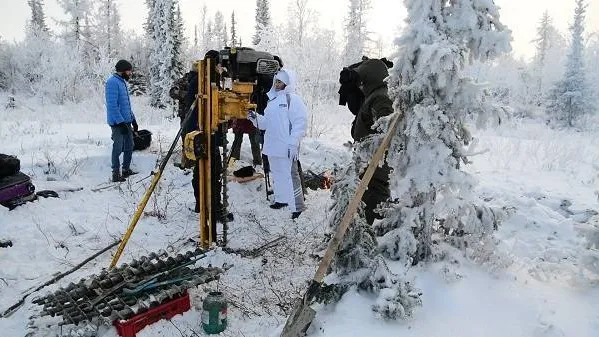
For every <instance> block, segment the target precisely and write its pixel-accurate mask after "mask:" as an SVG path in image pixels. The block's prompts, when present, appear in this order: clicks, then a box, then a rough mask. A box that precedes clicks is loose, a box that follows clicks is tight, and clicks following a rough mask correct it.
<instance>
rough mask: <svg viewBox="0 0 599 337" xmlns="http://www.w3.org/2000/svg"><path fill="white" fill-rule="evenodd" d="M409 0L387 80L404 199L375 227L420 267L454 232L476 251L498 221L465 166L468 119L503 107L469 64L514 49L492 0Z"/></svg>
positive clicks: (390, 249)
mask: <svg viewBox="0 0 599 337" xmlns="http://www.w3.org/2000/svg"><path fill="white" fill-rule="evenodd" d="M405 3H406V7H407V8H408V19H407V24H408V27H407V29H406V30H405V31H404V33H403V34H402V36H401V37H400V38H398V39H397V40H396V44H397V59H396V61H397V63H396V64H395V67H394V68H393V69H392V71H391V76H390V80H389V85H390V88H389V92H390V96H391V98H392V99H393V100H394V107H395V110H396V113H400V114H402V115H403V117H402V124H401V125H400V126H401V127H400V130H399V132H398V133H397V134H396V135H395V137H394V138H393V141H392V144H391V147H390V150H389V154H388V158H387V159H388V163H389V165H390V166H391V167H392V168H393V174H392V175H391V184H392V187H393V188H392V190H394V191H395V192H396V193H397V196H398V200H399V203H397V204H390V205H388V206H386V207H384V209H383V214H384V215H385V219H384V220H383V221H382V222H381V223H380V224H379V226H378V227H377V231H378V232H379V233H380V234H383V235H384V236H383V238H382V240H381V247H380V248H381V249H382V250H383V251H384V252H385V253H386V254H387V255H388V256H390V257H392V258H396V259H400V260H404V261H406V262H409V263H412V264H415V263H418V262H419V261H423V260H429V259H431V258H434V257H440V256H441V253H440V251H439V247H440V245H441V244H442V242H443V241H448V240H450V238H451V237H456V236H458V237H462V236H464V240H469V242H468V244H469V249H476V247H477V245H478V244H479V243H480V242H484V240H485V238H488V237H489V235H490V234H491V232H492V231H493V228H494V226H496V218H495V215H494V214H495V213H494V212H493V211H492V210H491V209H489V208H486V207H484V206H478V205H476V202H475V201H474V200H472V199H471V197H470V193H469V192H470V191H472V187H473V185H474V184H475V182H474V180H473V179H472V178H471V177H470V176H469V175H468V174H467V173H465V172H463V171H461V170H460V168H461V166H462V164H467V163H468V162H469V161H468V153H469V149H468V146H469V145H470V141H471V135H470V132H469V131H468V130H467V128H466V125H465V122H466V121H467V120H470V119H475V121H476V122H478V124H479V125H484V124H485V123H486V122H487V121H488V119H489V117H490V116H492V115H493V114H494V113H495V112H496V110H495V109H494V107H493V106H489V105H487V104H485V102H484V101H482V100H481V99H480V94H481V93H480V88H479V86H478V85H477V84H476V83H475V82H474V81H473V80H472V79H471V78H468V77H466V76H465V74H464V70H465V67H466V65H467V64H469V63H470V62H472V61H473V60H483V61H484V60H488V59H492V58H495V57H496V56H498V55H500V54H502V53H504V52H508V51H510V40H511V32H510V31H509V30H508V29H507V28H506V27H505V26H504V25H503V24H502V23H501V21H500V19H499V10H498V8H497V7H496V6H495V5H494V4H493V2H490V1H488V0H467V1H460V2H457V1H450V2H446V1H435V0H426V1H418V0H405ZM383 125H384V124H383Z"/></svg>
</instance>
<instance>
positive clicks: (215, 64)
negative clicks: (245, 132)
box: [110, 47, 279, 268]
mask: <svg viewBox="0 0 599 337" xmlns="http://www.w3.org/2000/svg"><path fill="white" fill-rule="evenodd" d="M207 55H208V54H207ZM194 64H195V65H196V70H197V72H198V88H197V95H196V98H195V102H194V103H193V104H192V105H191V107H190V108H189V112H188V113H187V116H186V118H185V120H184V121H183V123H182V125H183V126H184V125H186V124H187V121H189V119H190V117H193V116H192V114H193V113H194V111H195V109H194V108H196V107H197V112H196V113H197V121H198V125H197V129H196V130H195V131H192V132H189V133H187V134H186V135H185V138H184V139H183V152H184V155H185V156H186V157H187V158H188V159H189V160H192V161H195V162H196V165H198V167H199V179H198V180H199V182H198V185H199V186H198V192H199V193H198V194H199V198H198V199H199V211H200V212H199V214H200V216H199V229H200V245H201V246H202V248H208V247H209V246H210V245H211V244H212V243H213V242H217V240H216V238H217V236H216V234H217V233H216V221H215V220H216V219H213V217H214V216H213V212H212V208H213V205H212V202H211V201H212V196H213V195H212V194H213V193H215V191H212V189H211V184H210V182H211V178H212V174H214V171H213V170H211V169H212V163H211V158H212V154H213V153H212V151H215V147H213V146H212V145H213V144H211V142H212V140H211V138H212V137H211V136H212V135H214V134H215V133H216V131H218V130H220V131H222V132H221V133H220V134H222V137H223V138H224V139H222V144H224V146H223V148H224V150H223V153H222V156H223V158H224V159H225V160H223V162H225V163H226V158H227V148H226V144H227V139H226V134H227V129H228V123H229V121H231V120H234V119H237V118H246V116H247V112H248V111H249V110H256V111H258V112H261V111H263V110H264V107H265V106H266V101H265V100H264V95H265V93H266V91H268V90H269V89H270V87H271V86H272V79H273V77H274V75H275V73H276V72H277V71H278V70H279V62H278V61H277V60H276V59H275V57H274V56H273V55H271V54H269V53H267V52H261V51H256V50H254V49H252V48H245V47H240V48H225V49H223V50H221V51H220V52H217V55H216V56H211V57H209V56H206V57H205V58H204V59H202V60H197V61H196V62H195V63H194ZM183 126H182V128H181V129H179V132H178V133H177V136H176V137H175V139H174V141H173V143H172V144H171V147H170V149H169V151H168V153H167V154H166V155H165V157H164V158H163V159H162V161H161V163H160V165H159V167H158V169H157V170H156V171H153V172H152V176H153V178H152V182H151V183H150V187H149V188H148V189H147V190H146V192H145V193H144V196H143V197H142V200H141V202H140V203H139V205H138V207H137V210H136V211H135V213H134V215H133V218H132V219H131V223H130V224H129V227H128V228H127V231H126V232H125V234H124V235H123V239H122V240H121V242H120V244H119V246H118V248H117V251H116V252H115V255H114V256H113V258H112V261H111V263H110V268H114V267H115V266H116V264H117V262H118V260H119V258H120V256H121V254H122V253H123V250H124V249H125V246H126V245H127V242H128V241H129V238H130V237H131V234H132V233H133V230H134V229H135V226H136V225H137V222H138V221H139V218H140V217H141V214H142V213H143V210H144V208H145V206H146V204H147V202H148V200H149V199H150V196H151V195H152V193H153V191H154V189H155V188H156V185H157V184H158V181H159V180H160V178H161V176H162V172H163V171H164V169H165V168H166V164H167V162H168V160H169V158H170V157H171V155H172V153H173V151H174V149H175V147H176V144H177V142H178V139H179V138H180V136H181V135H182V131H183ZM216 150H217V151H220V150H218V148H216ZM218 174H221V175H222V177H221V179H222V186H223V187H222V192H220V193H222V204H223V206H224V208H225V209H224V210H223V212H224V213H225V214H227V213H228V212H227V206H228V202H227V200H228V196H227V184H226V183H227V172H226V165H223V170H222V171H221V172H219V173H218ZM216 193H219V192H218V191H216ZM223 218H224V219H223V230H222V236H221V240H219V244H220V245H222V246H226V244H227V229H228V227H227V223H226V222H227V219H226V217H223Z"/></svg>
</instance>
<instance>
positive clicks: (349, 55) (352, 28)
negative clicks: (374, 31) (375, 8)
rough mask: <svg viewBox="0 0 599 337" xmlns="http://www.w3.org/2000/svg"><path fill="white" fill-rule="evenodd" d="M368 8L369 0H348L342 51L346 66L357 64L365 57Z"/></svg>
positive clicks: (369, 5)
mask: <svg viewBox="0 0 599 337" xmlns="http://www.w3.org/2000/svg"><path fill="white" fill-rule="evenodd" d="M370 8H371V4H370V0H349V11H348V13H347V18H346V23H345V47H344V51H343V55H344V61H345V63H346V64H348V65H349V64H353V63H356V62H358V61H359V60H361V59H362V56H363V55H365V52H366V50H365V47H366V42H367V40H368V36H367V30H366V21H367V20H366V16H367V14H368V10H369V9H370Z"/></svg>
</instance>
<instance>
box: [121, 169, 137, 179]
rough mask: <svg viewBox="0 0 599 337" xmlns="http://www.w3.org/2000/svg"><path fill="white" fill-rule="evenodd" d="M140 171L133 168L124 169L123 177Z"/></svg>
mask: <svg viewBox="0 0 599 337" xmlns="http://www.w3.org/2000/svg"><path fill="white" fill-rule="evenodd" d="M137 173H138V172H135V171H133V170H132V169H126V170H123V178H127V177H130V176H132V175H136V174H137Z"/></svg>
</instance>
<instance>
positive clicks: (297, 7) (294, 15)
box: [287, 0, 314, 49]
mask: <svg viewBox="0 0 599 337" xmlns="http://www.w3.org/2000/svg"><path fill="white" fill-rule="evenodd" d="M308 1H309V0H294V1H291V2H289V5H288V8H287V11H288V12H289V16H288V17H289V19H288V20H287V34H288V36H287V39H288V40H289V41H291V42H292V43H293V45H295V46H297V47H299V48H300V49H301V48H302V47H303V44H304V40H305V38H306V35H307V34H308V32H309V30H310V27H309V25H310V20H311V19H314V13H313V11H312V10H311V9H310V8H309V7H308Z"/></svg>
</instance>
